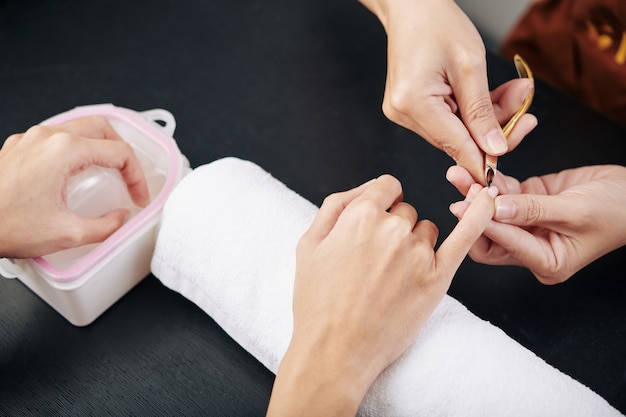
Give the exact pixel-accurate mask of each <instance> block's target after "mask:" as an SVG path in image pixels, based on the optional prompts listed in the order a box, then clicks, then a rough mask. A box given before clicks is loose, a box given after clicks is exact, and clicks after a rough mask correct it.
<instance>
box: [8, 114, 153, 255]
mask: <svg viewBox="0 0 626 417" xmlns="http://www.w3.org/2000/svg"><path fill="white" fill-rule="evenodd" d="M91 165H99V166H102V167H107V168H115V169H119V171H120V173H121V175H122V177H123V179H124V181H125V182H126V185H127V186H128V191H129V193H130V196H131V197H132V199H133V201H134V202H135V203H136V204H137V205H139V206H142V207H143V206H145V205H147V204H148V203H149V201H150V196H149V192H148V187H147V184H146V180H145V177H144V174H143V170H142V169H141V166H140V164H139V161H138V160H137V158H136V156H135V154H134V152H133V150H132V148H131V147H130V146H129V145H128V144H127V143H125V142H123V141H122V140H121V138H120V137H119V136H118V135H117V133H116V132H115V131H114V130H113V128H112V127H111V125H110V124H109V123H108V122H107V120H106V119H105V118H101V117H89V118H83V119H77V120H75V121H71V122H68V123H64V124H59V125H54V126H34V127H32V128H30V129H29V130H28V131H27V132H26V133H22V134H16V135H12V136H10V137H9V138H7V140H6V141H5V143H4V145H3V146H2V149H1V150H0V195H1V196H2V198H1V199H0V256H2V257H13V258H27V257H35V256H40V255H45V254H48V253H52V252H56V251H58V250H61V249H67V248H71V247H74V246H80V245H83V244H87V243H93V242H99V241H102V240H104V239H105V238H107V237H108V236H109V235H111V234H112V233H113V232H114V231H115V230H117V229H118V228H119V227H120V226H122V224H123V223H124V221H125V220H126V218H127V217H128V214H129V213H128V212H127V210H123V209H120V210H115V211H112V212H110V213H107V214H105V215H103V216H102V217H100V218H97V219H91V218H84V217H80V216H78V215H76V214H74V213H73V212H71V211H70V210H69V209H68V208H67V203H66V196H65V194H66V192H65V187H66V183H67V180H68V178H69V177H70V176H72V175H74V174H76V173H78V172H80V171H81V170H83V169H85V168H87V167H89V166H91Z"/></svg>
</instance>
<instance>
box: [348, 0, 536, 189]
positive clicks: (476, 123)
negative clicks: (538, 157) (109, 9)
mask: <svg viewBox="0 0 626 417" xmlns="http://www.w3.org/2000/svg"><path fill="white" fill-rule="evenodd" d="M360 1H361V3H363V4H364V5H365V6H366V7H368V8H369V9H370V10H371V11H372V12H373V13H374V14H375V15H376V16H377V17H378V18H379V20H380V21H381V23H382V24H383V26H384V28H385V30H386V33H387V38H388V57H387V62H388V68H387V80H386V87H385V95H384V99H383V111H384V113H385V114H386V115H387V117H388V118H389V119H390V120H392V121H394V122H396V123H397V124H399V125H401V126H403V127H405V128H407V129H410V130H412V131H413V132H415V133H417V134H418V135H420V136H421V137H423V138H424V139H426V140H427V141H428V142H430V143H431V144H433V145H434V146H436V147H437V148H439V149H442V150H443V151H445V152H446V153H447V154H448V155H449V156H450V157H452V158H453V159H454V161H456V163H457V164H458V165H460V166H462V167H465V168H466V169H467V170H468V171H469V172H470V173H471V174H472V176H473V177H474V178H475V179H476V181H478V182H481V183H484V180H485V178H484V175H485V173H484V154H485V153H488V154H490V155H494V156H498V155H502V154H504V153H506V152H507V151H510V150H511V149H513V148H514V147H515V146H516V145H517V143H519V141H520V140H521V138H523V137H524V136H525V135H526V134H527V133H528V132H529V131H530V130H532V128H533V127H534V126H535V125H536V123H537V122H536V119H535V118H534V116H531V115H525V116H523V117H522V118H521V119H520V120H519V122H518V126H517V127H516V129H517V133H516V134H515V137H512V138H509V141H508V143H507V140H506V139H505V137H504V135H503V133H502V129H501V128H500V126H501V125H503V124H504V123H506V121H508V120H509V119H510V117H511V116H512V115H513V113H515V111H516V110H517V109H518V108H519V107H520V105H521V103H522V101H523V100H524V98H525V97H526V96H527V95H528V94H529V93H530V92H531V90H532V88H533V83H532V81H531V80H528V79H523V80H522V79H517V80H513V81H512V82H511V83H507V86H506V87H505V88H499V90H498V92H497V93H495V92H494V93H495V94H490V91H489V85H488V80H487V62H486V51H485V46H484V43H483V41H482V39H481V37H480V35H479V34H478V31H477V30H476V28H475V26H474V25H473V24H472V22H471V21H470V20H469V18H468V17H467V16H466V15H465V13H463V11H462V10H461V9H460V8H459V7H458V6H457V5H456V3H455V2H454V1H453V0H360ZM512 136H513V135H512Z"/></svg>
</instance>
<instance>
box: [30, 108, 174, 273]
mask: <svg viewBox="0 0 626 417" xmlns="http://www.w3.org/2000/svg"><path fill="white" fill-rule="evenodd" d="M90 116H103V117H105V118H107V119H109V120H118V121H121V122H124V123H126V124H128V125H130V126H132V127H133V128H135V129H136V130H138V131H139V132H141V133H143V134H145V135H146V136H147V137H150V138H152V139H153V140H154V141H155V142H156V143H158V144H159V145H160V146H161V147H163V149H164V151H165V152H167V154H168V155H169V164H170V175H168V176H167V178H166V181H165V184H164V185H163V188H162V189H161V191H160V192H159V194H158V195H157V196H156V197H155V198H154V199H153V200H152V201H151V202H150V204H148V205H147V206H146V207H145V208H143V209H142V210H141V211H140V212H139V213H138V214H137V215H136V216H135V217H134V218H132V219H131V220H129V221H128V222H127V223H126V224H124V225H123V226H122V227H121V228H119V229H118V230H117V231H115V232H114V233H113V234H112V235H111V236H109V237H108V238H107V239H106V240H104V241H103V242H102V243H100V244H99V245H98V246H97V247H96V248H94V250H92V251H91V252H90V253H89V254H87V255H85V256H84V257H83V258H81V259H80V260H79V261H78V262H76V263H75V264H74V265H72V266H71V267H70V268H68V269H59V268H57V267H56V266H54V265H53V264H51V263H50V262H48V261H47V260H46V259H45V256H39V257H36V258H33V259H32V261H33V262H34V266H35V267H36V268H37V269H39V270H40V271H41V272H43V273H44V274H45V275H46V278H48V279H49V280H53V281H54V282H57V283H70V282H73V281H75V280H77V279H79V278H81V277H82V276H84V275H85V274H86V273H87V272H88V271H90V270H93V269H94V268H95V267H97V266H98V265H99V264H101V263H102V262H103V261H105V260H106V259H108V257H109V256H110V255H111V254H112V253H113V252H115V250H116V249H117V248H119V247H120V246H121V245H122V244H123V243H124V242H126V241H128V240H129V239H131V238H132V237H133V236H134V235H135V234H136V233H139V232H140V231H141V230H142V229H143V228H144V227H145V225H146V224H147V223H149V222H150V221H151V220H153V219H154V218H155V217H157V216H159V214H160V212H161V209H162V208H163V205H164V204H165V200H166V199H167V197H168V195H169V194H170V193H171V191H172V189H173V188H174V186H175V185H176V183H177V180H178V178H177V177H178V175H177V173H176V172H175V171H174V170H175V169H176V167H178V166H179V165H180V158H181V156H182V155H181V154H180V151H179V150H178V147H177V146H176V145H175V142H174V139H173V138H172V137H169V136H166V135H165V134H164V133H163V132H162V131H161V130H160V129H159V126H158V125H157V124H156V123H155V122H151V121H148V120H146V119H144V118H143V117H142V116H141V113H138V112H136V111H133V110H129V109H126V108H123V107H117V106H114V105H112V104H100V105H92V106H82V107H76V108H74V109H72V110H69V111H67V112H64V113H61V114H58V115H56V116H53V117H51V118H49V119H47V120H45V121H43V122H42V123H41V124H42V125H55V124H60V123H65V122H68V121H71V120H75V119H80V118H83V117H90ZM172 172H173V174H172Z"/></svg>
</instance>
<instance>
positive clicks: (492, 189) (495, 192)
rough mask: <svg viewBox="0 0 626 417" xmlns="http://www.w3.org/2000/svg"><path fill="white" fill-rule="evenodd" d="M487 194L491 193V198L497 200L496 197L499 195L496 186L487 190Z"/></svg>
mask: <svg viewBox="0 0 626 417" xmlns="http://www.w3.org/2000/svg"><path fill="white" fill-rule="evenodd" d="M487 193H489V195H490V196H491V198H496V196H497V195H498V188H497V187H496V186H495V185H492V186H491V187H489V188H487Z"/></svg>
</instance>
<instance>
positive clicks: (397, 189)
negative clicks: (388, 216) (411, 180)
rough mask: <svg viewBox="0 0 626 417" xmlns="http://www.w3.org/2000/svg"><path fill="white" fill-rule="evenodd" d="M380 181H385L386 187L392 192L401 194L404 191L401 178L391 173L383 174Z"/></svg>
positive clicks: (379, 178)
mask: <svg viewBox="0 0 626 417" xmlns="http://www.w3.org/2000/svg"><path fill="white" fill-rule="evenodd" d="M378 181H381V182H383V185H384V186H385V188H386V189H387V190H388V191H389V192H391V193H395V194H398V195H400V194H401V193H402V184H401V183H400V180H398V179H397V178H396V177H394V176H393V175H390V174H383V175H381V176H380V177H378Z"/></svg>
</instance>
